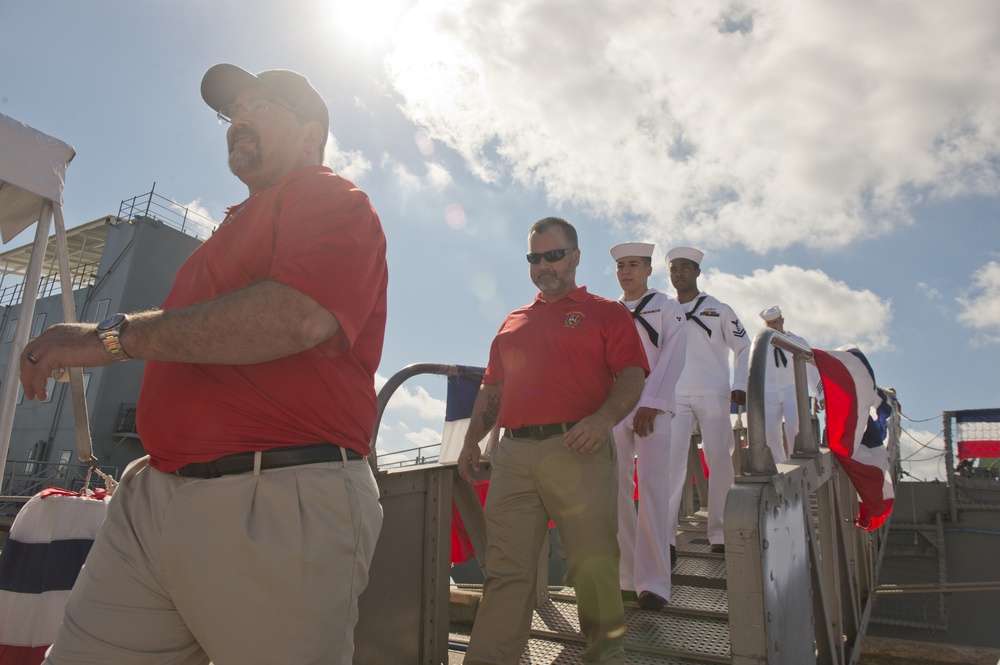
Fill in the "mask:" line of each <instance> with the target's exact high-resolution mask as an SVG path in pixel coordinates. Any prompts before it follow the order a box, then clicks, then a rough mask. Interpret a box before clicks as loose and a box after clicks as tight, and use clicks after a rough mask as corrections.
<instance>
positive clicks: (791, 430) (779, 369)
mask: <svg viewBox="0 0 1000 665" xmlns="http://www.w3.org/2000/svg"><path fill="white" fill-rule="evenodd" d="M783 334H784V335H785V336H786V337H790V338H791V339H793V340H795V341H796V342H798V343H799V344H801V345H803V346H806V347H808V346H809V342H807V341H806V340H804V339H802V338H801V337H799V336H798V335H796V334H794V333H792V332H788V331H785V332H784V333H783ZM810 348H811V347H810ZM806 376H807V378H808V382H809V386H810V387H811V388H812V390H813V394H814V395H816V396H817V397H820V398H821V399H822V395H823V381H822V380H821V379H820V376H819V371H817V369H816V366H815V365H813V364H811V363H810V364H806ZM764 377H765V378H764V427H765V431H766V432H767V445H768V446H769V447H770V448H771V454H772V455H773V456H774V461H775V463H781V462H784V461H785V460H786V459H788V456H789V455H791V454H792V451H793V450H794V449H795V435H796V434H797V433H798V431H799V412H798V410H797V408H796V406H795V373H794V371H793V370H792V354H790V353H787V352H785V351H782V350H781V349H779V348H777V347H772V351H771V358H770V359H769V362H768V364H767V371H765V372H764ZM782 418H784V435H785V441H784V444H782V440H781V434H782Z"/></svg>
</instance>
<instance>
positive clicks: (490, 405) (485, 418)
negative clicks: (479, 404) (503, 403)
mask: <svg viewBox="0 0 1000 665" xmlns="http://www.w3.org/2000/svg"><path fill="white" fill-rule="evenodd" d="M499 416H500V398H499V397H497V396H496V395H494V396H492V397H489V398H487V400H486V410H485V411H483V413H482V415H481V416H480V418H481V419H482V422H483V430H484V431H486V432H488V431H490V430H491V429H493V426H494V425H496V423H497V418H498V417H499Z"/></svg>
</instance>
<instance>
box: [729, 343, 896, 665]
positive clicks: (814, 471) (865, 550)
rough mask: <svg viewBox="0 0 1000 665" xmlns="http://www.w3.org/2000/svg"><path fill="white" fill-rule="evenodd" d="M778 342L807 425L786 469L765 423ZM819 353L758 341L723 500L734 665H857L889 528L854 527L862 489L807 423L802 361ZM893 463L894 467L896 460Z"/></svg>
mask: <svg viewBox="0 0 1000 665" xmlns="http://www.w3.org/2000/svg"><path fill="white" fill-rule="evenodd" d="M772 346H775V347H778V348H781V349H784V350H785V351H788V352H790V353H791V354H792V355H793V363H794V364H793V369H794V372H795V373H794V377H795V392H796V401H797V409H798V412H799V422H800V423H802V426H800V428H799V432H798V434H797V435H796V438H795V446H794V452H793V454H792V457H791V458H790V459H789V460H788V461H787V462H786V463H783V464H782V465H781V468H780V469H778V468H777V466H776V465H775V464H774V459H773V457H772V455H771V452H770V448H769V447H768V446H767V441H766V433H765V432H766V430H765V422H764V419H765V411H764V397H765V379H766V375H765V373H766V372H767V371H768V368H769V362H768V360H769V355H768V353H769V351H770V348H771V347H772ZM812 355H813V354H812V351H811V350H810V349H808V348H806V347H804V346H802V345H800V344H798V343H796V342H794V341H793V340H791V339H789V338H788V337H786V336H785V335H782V334H781V333H778V332H777V331H774V330H770V329H764V330H762V331H760V332H759V333H758V334H757V336H756V338H755V339H754V346H753V349H752V351H751V362H750V372H749V376H748V382H747V383H748V386H747V430H748V450H747V451H746V452H747V455H746V456H745V457H744V463H743V466H742V473H741V475H740V476H738V477H737V479H736V484H735V485H734V486H733V488H731V489H730V495H729V498H728V500H727V503H726V543H727V548H726V564H727V570H728V576H727V577H728V584H729V609H730V626H731V636H732V643H731V648H732V655H733V662H734V663H758V662H768V663H775V664H777V663H795V665H799V664H800V663H807V662H810V663H811V662H816V663H824V664H833V663H836V664H838V665H841V664H845V663H856V662H857V661H858V659H859V658H860V653H861V640H862V637H863V636H864V632H865V629H866V627H867V624H868V621H869V618H870V616H871V611H872V607H873V605H874V601H875V580H876V578H877V575H878V572H879V568H880V566H881V561H882V556H883V554H884V551H885V546H886V542H887V533H888V531H887V530H888V524H889V522H888V520H887V521H886V522H885V523H884V524H883V525H882V526H881V527H880V528H878V529H876V530H873V531H863V530H861V529H859V528H857V527H856V526H854V524H853V517H854V512H855V511H856V510H857V506H858V498H857V493H856V492H855V490H854V487H853V486H852V485H851V484H850V482H849V480H848V478H847V475H846V473H844V472H843V470H842V469H841V468H840V465H839V464H838V463H837V462H836V460H835V457H834V455H833V453H832V452H831V451H830V450H828V449H825V448H824V449H821V448H820V446H819V436H818V433H817V432H815V431H814V430H813V429H812V428H810V427H807V426H806V425H805V424H806V423H808V422H810V420H811V415H810V414H809V411H808V404H809V401H808V386H807V380H806V374H805V369H806V367H805V363H806V362H808V361H809V360H810V359H811V358H812ZM886 396H887V399H889V400H890V402H891V404H892V406H893V411H892V414H893V415H892V418H891V422H890V427H889V441H888V442H887V446H886V447H887V449H888V450H889V454H890V456H893V455H896V456H898V450H899V446H898V435H899V418H900V416H899V409H898V404H897V402H896V399H895V394H894V393H893V392H892V391H891V390H890V391H886ZM889 461H890V468H891V469H894V468H895V465H896V462H895V460H894V459H893V458H892V457H890V460H889ZM892 477H893V480H894V481H895V479H896V477H897V476H896V474H894V473H893V474H892ZM731 536H732V541H731V538H730V537H731ZM730 545H731V546H730ZM778 589H782V590H784V593H783V595H779V594H778V593H777V592H776V591H777V590H778ZM814 641H815V650H814V649H813V642H814Z"/></svg>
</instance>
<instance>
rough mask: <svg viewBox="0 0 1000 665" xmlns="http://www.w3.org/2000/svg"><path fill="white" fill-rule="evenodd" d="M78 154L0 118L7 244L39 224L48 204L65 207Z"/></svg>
mask: <svg viewBox="0 0 1000 665" xmlns="http://www.w3.org/2000/svg"><path fill="white" fill-rule="evenodd" d="M75 155H76V151H75V150H73V148H72V147H71V146H69V145H67V144H66V143H63V142H62V141H60V140H59V139H56V138H52V137H51V136H49V135H47V134H43V133H42V132H40V131H38V130H37V129H32V128H31V127H28V126H27V125H25V124H24V123H22V122H18V121H17V120H14V118H10V117H7V116H5V115H0V237H2V239H3V242H4V243H5V244H6V243H8V242H10V241H11V240H13V239H14V236H16V235H17V234H18V233H20V232H21V231H23V230H25V229H26V228H28V227H29V226H31V225H32V224H34V223H35V222H36V221H38V219H39V216H40V213H41V210H42V203H43V202H44V201H51V202H53V203H55V204H56V205H58V206H60V207H61V206H62V200H63V199H62V193H63V185H64V184H65V182H66V167H67V166H69V163H70V162H71V161H72V160H73V157H74V156H75ZM47 231H48V229H46V232H47Z"/></svg>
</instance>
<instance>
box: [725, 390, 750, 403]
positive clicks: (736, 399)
mask: <svg viewBox="0 0 1000 665" xmlns="http://www.w3.org/2000/svg"><path fill="white" fill-rule="evenodd" d="M729 401H731V402H732V403H733V404H735V405H737V406H743V405H744V404H746V403H747V393H746V391H745V390H734V391H733V392H732V393H730V395H729Z"/></svg>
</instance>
